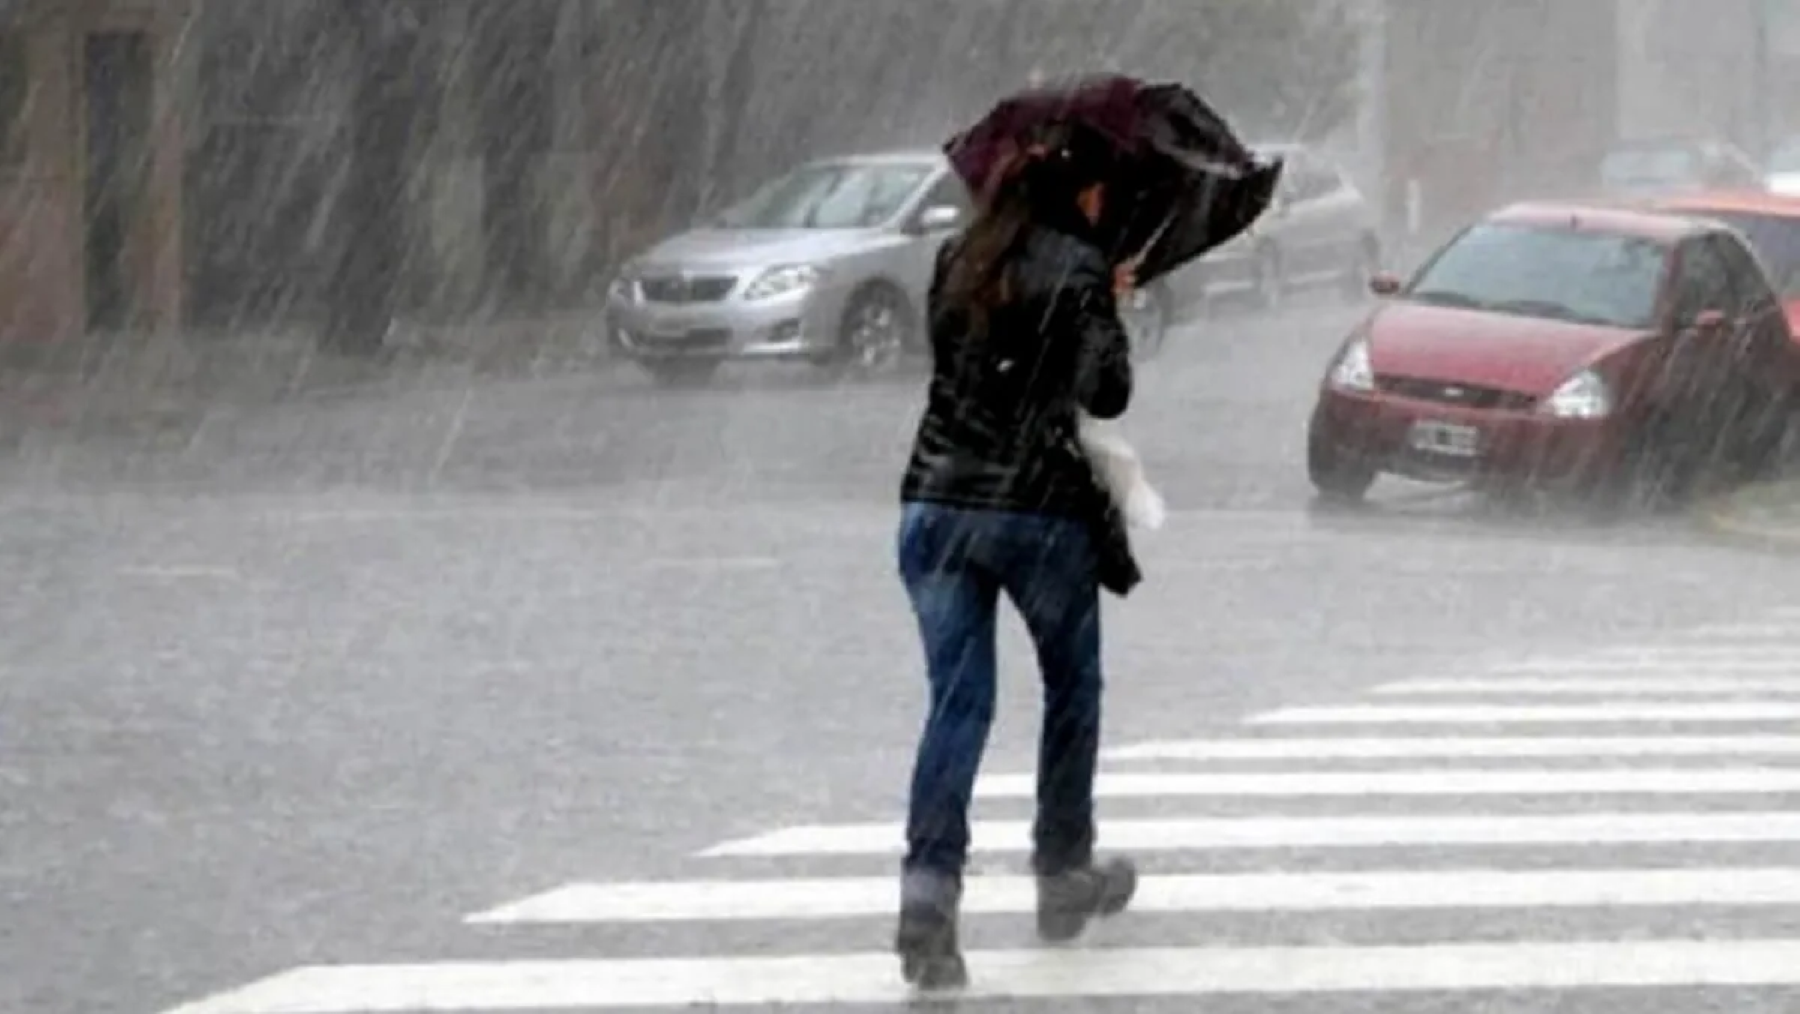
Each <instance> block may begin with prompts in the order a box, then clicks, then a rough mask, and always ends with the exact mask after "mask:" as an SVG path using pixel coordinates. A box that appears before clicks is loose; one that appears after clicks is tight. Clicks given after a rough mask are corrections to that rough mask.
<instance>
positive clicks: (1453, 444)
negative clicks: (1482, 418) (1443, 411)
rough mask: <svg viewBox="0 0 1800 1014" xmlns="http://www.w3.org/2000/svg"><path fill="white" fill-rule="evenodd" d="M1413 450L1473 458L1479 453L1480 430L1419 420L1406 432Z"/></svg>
mask: <svg viewBox="0 0 1800 1014" xmlns="http://www.w3.org/2000/svg"><path fill="white" fill-rule="evenodd" d="M1407 443H1409V444H1410V445H1411V446H1412V448H1413V450H1415V451H1424V452H1425V453H1427V454H1442V455H1446V456H1448V457H1452V458H1473V457H1475V456H1477V455H1479V454H1480V453H1481V431H1480V430H1478V429H1476V428H1475V427H1473V426H1461V425H1458V424H1456V423H1447V422H1438V421H1436V420H1421V421H1419V422H1416V423H1413V425H1412V430H1411V431H1410V432H1409V433H1408V434H1407Z"/></svg>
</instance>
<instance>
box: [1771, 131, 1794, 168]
mask: <svg viewBox="0 0 1800 1014" xmlns="http://www.w3.org/2000/svg"><path fill="white" fill-rule="evenodd" d="M1769 171H1770V172H1777V173H1796V172H1800V138H1789V139H1788V140H1786V141H1783V142H1781V144H1780V145H1778V146H1777V147H1776V148H1775V150H1774V152H1772V153H1770V155H1769Z"/></svg>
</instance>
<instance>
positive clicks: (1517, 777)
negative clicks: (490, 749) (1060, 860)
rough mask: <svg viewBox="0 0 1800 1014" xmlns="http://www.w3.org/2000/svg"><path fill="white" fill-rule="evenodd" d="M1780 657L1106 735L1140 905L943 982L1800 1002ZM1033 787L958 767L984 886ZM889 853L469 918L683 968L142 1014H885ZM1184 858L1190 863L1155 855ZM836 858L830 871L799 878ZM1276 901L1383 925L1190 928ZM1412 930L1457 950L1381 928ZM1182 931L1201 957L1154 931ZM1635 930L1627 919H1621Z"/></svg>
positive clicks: (990, 894)
mask: <svg viewBox="0 0 1800 1014" xmlns="http://www.w3.org/2000/svg"><path fill="white" fill-rule="evenodd" d="M1790 644H1792V645H1800V610H1783V611H1781V612H1779V613H1776V614H1772V615H1770V616H1769V617H1766V618H1762V619H1759V620H1757V621H1754V622H1752V621H1744V622H1736V623H1729V624H1719V625H1714V626H1711V627H1704V628H1697V629H1695V630H1693V631H1690V632H1688V633H1687V634H1685V635H1682V636H1680V637H1679V638H1675V639H1671V640H1670V641H1669V642H1668V643H1665V644H1663V645H1660V646H1650V647H1621V648H1609V649H1603V650H1600V651H1593V652H1585V653H1582V654H1580V655H1570V656H1567V657H1563V658H1560V659H1558V658H1551V657H1542V656H1534V657H1531V658H1527V659H1523V660H1509V661H1501V662H1498V663H1495V664H1493V665H1483V666H1480V667H1479V668H1478V669H1475V670H1474V671H1468V672H1466V673H1448V674H1430V675H1420V676H1418V677H1416V678H1409V679H1399V680H1394V681H1391V682H1387V683H1382V684H1379V685H1377V686H1375V687H1372V688H1370V690H1369V692H1368V694H1367V696H1366V698H1364V699H1362V700H1354V699H1353V700H1338V701H1316V702H1306V703H1304V704H1297V705H1295V706H1292V707H1284V708H1279V709H1276V710H1272V711H1269V712H1266V713H1263V714H1258V715H1252V716H1249V717H1248V718H1246V719H1245V720H1244V722H1243V725H1244V727H1245V732H1244V733H1243V734H1242V735H1239V736H1237V737H1216V738H1206V739H1194V740H1163V741H1153V742H1140V743H1127V744H1124V745H1121V746H1118V747H1114V748H1110V749H1108V750H1107V751H1106V752H1105V755H1104V763H1103V770H1102V772H1101V774H1100V778H1099V782H1098V785H1097V787H1096V788H1097V793H1098V795H1099V797H1100V799H1101V801H1102V804H1103V808H1104V806H1105V805H1108V804H1110V803H1113V802H1117V804H1118V805H1120V806H1121V807H1129V808H1130V809H1129V812H1122V813H1120V814H1119V815H1110V814H1106V813H1103V814H1102V818H1101V835H1102V847H1103V848H1104V849H1106V850H1113V849H1116V850H1118V851H1119V852H1122V853H1126V854H1134V855H1137V856H1139V857H1140V859H1141V861H1142V863H1143V865H1144V866H1145V875H1144V877H1143V880H1142V881H1141V883H1140V885H1139V891H1138V895H1137V898H1136V900H1135V902H1134V904H1133V907H1132V913H1130V914H1127V915H1126V916H1124V917H1121V919H1119V920H1117V922H1116V925H1118V926H1120V927H1125V929H1123V930H1121V932H1124V933H1126V935H1127V936H1128V937H1129V939H1124V940H1118V941H1116V942H1110V943H1109V944H1108V945H1107V946H1094V947H1079V948H1074V949H1069V948H1055V949H1052V948H1031V947H1019V946H1012V945H1006V946H995V945H992V944H987V943H983V944H981V945H973V944H972V945H971V947H972V949H971V951H970V953H969V964H970V972H971V977H972V982H971V985H970V986H969V988H968V989H967V990H966V991H964V995H965V996H967V997H969V998H972V999H985V1000H1013V1001H1018V1002H1020V1003H1023V1004H1027V1005H1028V1007H1029V1009H1033V1010H1035V1009H1037V1007H1036V1004H1038V1003H1040V1002H1050V1001H1056V1000H1076V1001H1080V1000H1102V999H1108V998H1112V999H1132V1000H1138V1001H1142V1002H1146V1003H1150V1002H1163V1003H1169V1004H1171V1006H1168V1007H1159V1008H1158V1009H1159V1010H1164V1009H1166V1010H1169V1011H1174V1010H1188V1009H1192V1008H1193V1004H1192V1003H1191V1002H1189V1003H1186V1004H1183V1003H1180V999H1181V998H1183V997H1186V998H1190V999H1191V998H1196V997H1204V996H1217V995H1224V994H1235V995H1238V996H1251V997H1254V996H1268V997H1312V998H1313V999H1311V1000H1308V1001H1306V1002H1307V1003H1308V1004H1309V1006H1308V1009H1313V1007H1312V1006H1310V1005H1311V1004H1314V1003H1319V1002H1323V1000H1322V998H1323V997H1324V996H1325V995H1328V994H1358V995H1360V996H1362V997H1364V1000H1363V1003H1364V1006H1362V1007H1360V1008H1358V1009H1380V1008H1381V1006H1382V1005H1381V1002H1380V1000H1379V999H1377V1000H1375V1001H1374V1002H1373V1004H1372V1005H1369V1002H1368V1001H1367V997H1368V995H1370V994H1375V995H1378V996H1383V995H1384V996H1388V997H1391V998H1394V1001H1395V1002H1396V1003H1398V1002H1399V999H1400V998H1402V997H1405V996H1409V995H1414V996H1416V995H1420V994H1424V993H1427V992H1432V993H1448V994H1452V995H1458V994H1465V995H1466V994H1471V993H1473V992H1475V991H1493V990H1501V991H1505V990H1548V991H1561V990H1593V989H1605V988H1619V989H1628V988H1637V989H1645V988H1671V989H1692V988H1711V989H1726V990H1730V989H1762V988H1770V989H1795V988H1800V935H1796V936H1793V937H1789V936H1786V935H1784V933H1785V932H1786V931H1788V930H1791V927H1792V924H1793V921H1794V920H1793V917H1794V916H1796V915H1800V806H1795V805H1794V800H1795V799H1796V798H1800V734H1795V735H1789V734H1787V731H1788V727H1789V726H1790V725H1791V724H1792V723H1793V721H1794V720H1795V719H1797V718H1800V648H1790V647H1789V645H1790ZM1340 733H1341V734H1340ZM1035 790H1036V779H1035V775H1034V774H1032V773H1029V772H1018V773H1012V772H1000V773H994V774H988V775H984V776H983V777H982V778H981V779H980V780H979V781H978V783H977V786H976V797H977V804H976V813H975V814H974V821H973V827H972V834H973V852H974V854H975V858H976V860H977V861H976V863H975V866H976V867H977V868H978V870H981V871H985V870H987V869H988V868H990V867H994V866H996V861H997V860H1000V861H999V862H998V864H997V865H998V866H999V867H1001V868H1003V869H1007V870H1016V869H1017V868H1018V867H1019V866H1020V865H1021V863H1020V860H1021V859H1022V858H1023V856H1024V854H1025V853H1026V852H1027V851H1028V850H1029V848H1030V825H1029V821H1028V820H1027V819H1026V818H1027V817H1028V813H1029V808H1030V803H1031V799H1032V797H1033V795H1034V793H1035ZM1152 803H1154V804H1155V805H1154V806H1153V807H1150V808H1148V809H1147V808H1146V807H1149V806H1150V804H1152ZM902 844H903V836H902V828H901V826H900V824H899V823H898V822H897V821H895V820H889V821H884V822H874V823H855V824H800V825H795V826H789V827H779V828H774V829H772V830H769V831H767V832H765V833H760V834H753V835H750V836H747V837H742V838H736V839H732V840H727V841H722V842H719V843H717V844H715V845H712V846H711V847H708V848H706V849H703V850H702V851H700V852H699V853H698V854H697V855H696V856H694V857H693V859H692V863H693V864H694V865H695V866H696V867H697V869H696V876H695V879H689V880H681V879H672V880H665V881H635V882H623V883H609V882H576V883H568V884H564V885H562V886H558V887H551V888H550V889H548V890H545V891H542V892H541V893H537V894H533V895H530V896H527V897H523V898H517V899H514V900H511V901H505V902H497V903H495V904H493V905H492V906H491V907H488V908H485V909H482V910H480V911H475V912H471V913H469V914H468V915H466V916H465V917H464V919H463V927H464V929H465V930H466V931H467V932H470V933H474V932H476V931H480V932H481V933H483V934H486V935H487V936H485V937H484V938H483V939H486V940H490V941H492V940H499V939H505V938H504V937H499V938H496V937H494V936H493V935H494V934H504V933H514V934H525V933H530V932H532V931H533V930H534V929H537V930H539V931H542V930H544V929H546V928H553V927H563V928H581V927H595V928H600V927H631V926H637V927H644V926H651V925H654V926H655V927H656V928H657V932H658V936H657V937H656V939H657V940H658V941H664V940H683V939H688V940H697V941H699V943H698V945H697V946H695V947H692V948H688V947H680V948H674V953H662V949H661V948H660V947H659V948H658V953H657V954H656V955H654V956H645V955H643V954H639V953H635V952H634V953H629V954H623V953H621V954H615V955H611V956H609V955H607V954H595V953H575V954H567V955H563V956H560V957H558V958H555V959H542V958H530V959H527V958H524V957H516V956H507V955H505V954H504V953H500V954H496V955H495V956H493V957H485V958H484V959H483V960H462V959H459V960H444V961H424V962H420V961H418V960H417V958H418V956H417V955H407V956H406V958H407V959H408V960H407V961H405V962H403V963H401V962H397V963H392V964H345V965H312V966H303V967H298V968H294V969H290V970H288V971H285V972H280V973H277V974H275V975H272V976H270V977H268V978H266V979H262V980H260V981H255V982H250V983H248V984H244V985H241V986H236V987H228V988H223V989H221V990H220V991H219V992H218V993H216V994H214V995H212V996H208V997H203V998H200V999H197V1000H195V1001H194V1002H192V1003H189V1004H186V1005H184V1006H180V1007H177V1008H173V1009H171V1010H169V1011H165V1012H164V1014H366V1012H387V1014H412V1012H416V1011H443V1012H452V1011H466V1012H471V1014H473V1012H482V1014H496V1012H503V1011H519V1012H524V1011H549V1010H593V1011H609V1010H623V1009H647V1008H648V1009H656V1008H681V1007H695V1006H707V1005H712V1006H717V1007H725V1008H737V1009H748V1010H755V1011H761V1010H770V1011H772V1010H776V1009H788V1008H790V1007H801V1008H833V1007H837V1006H843V1005H877V1006H879V1005H888V1004H891V1005H895V1008H896V1009H898V1008H899V1006H900V1005H902V1004H904V1003H905V1002H906V1001H907V1000H908V998H909V992H908V990H907V989H906V987H905V986H904V985H903V984H902V983H901V982H900V981H899V974H898V965H897V962H896V961H895V959H894V958H893V956H892V955H891V954H889V953H887V951H886V949H885V945H886V943H887V940H888V935H889V934H890V933H891V929H892V919H893V917H894V913H895V907H896V905H897V902H898V884H897V882H896V878H895V876H894V869H895V863H894V860H895V858H896V857H897V855H898V854H899V852H900V850H901V848H902ZM1183 860H1186V861H1188V862H1190V863H1193V862H1198V863H1199V864H1201V866H1202V867H1203V868H1204V871H1203V872H1193V871H1192V870H1190V869H1187V868H1172V867H1180V864H1181V862H1182V861H1183ZM827 864H828V865H829V875H821V873H824V872H825V871H824V870H823V869H820V868H815V869H812V870H811V871H810V872H809V871H807V870H806V867H807V866H809V865H812V866H815V867H824V866H825V865H827ZM1215 867H1216V868H1215ZM771 869H776V870H779V871H780V872H781V873H795V874H797V875H795V876H784V875H774V876H771V872H770V871H771ZM1034 905H1035V893H1034V884H1033V882H1032V880H1031V879H1030V877H1029V876H1025V875H1023V874H1022V873H1021V872H993V873H989V872H976V873H972V874H971V877H970V881H969V884H968V889H967V894H966V896H965V899H964V905H963V909H964V916H965V919H967V920H980V919H986V920H1000V921H1006V920H1011V921H1014V922H1017V923H1020V924H1022V925H1028V924H1029V916H1030V914H1031V912H1032V911H1033V908H1034ZM1702 911H1709V912H1714V913H1717V912H1727V913H1731V918H1732V919H1733V921H1734V924H1735V925H1736V926H1737V927H1738V929H1739V932H1738V933H1737V935H1735V936H1724V937H1722V936H1720V935H1719V934H1718V933H1716V932H1707V931H1705V930H1704V929H1696V930H1695V931H1694V932H1693V933H1688V934H1684V933H1682V932H1680V931H1679V930H1678V929H1677V930H1670V929H1669V928H1668V927H1670V926H1677V927H1679V926H1680V925H1681V921H1682V920H1683V919H1684V918H1687V917H1689V916H1693V917H1695V918H1698V916H1697V915H1695V914H1696V913H1699V912H1702ZM1538 912H1554V913H1558V914H1559V916H1558V918H1559V920H1560V921H1559V922H1558V923H1557V925H1558V926H1559V927H1562V932H1558V933H1556V934H1554V935H1553V936H1552V937H1549V938H1543V939H1539V938H1535V937H1534V936H1533V934H1532V932H1531V931H1530V930H1521V929H1518V928H1517V927H1518V926H1519V925H1520V922H1519V917H1520V916H1521V915H1526V914H1530V913H1538ZM1133 914H1138V915H1143V916H1145V917H1146V918H1145V920H1143V921H1141V922H1139V923H1134V922H1133V919H1132V915H1133ZM1283 915H1285V916H1286V917H1288V918H1290V919H1299V920H1302V921H1304V920H1308V919H1330V918H1333V917H1348V916H1355V917H1357V918H1359V919H1360V920H1361V921H1362V922H1361V923H1360V924H1359V925H1361V926H1363V932H1364V933H1370V932H1376V933H1379V932H1380V928H1381V927H1383V926H1390V927H1392V930H1393V933H1394V936H1390V937H1386V938H1379V939H1375V940H1363V939H1356V940H1339V939H1332V940H1330V941H1329V942H1328V943H1321V942H1320V941H1318V940H1309V941H1307V942H1286V941H1283V942H1274V943H1263V944H1258V943H1256V941H1254V940H1249V939H1246V938H1244V937H1243V936H1242V934H1241V933H1232V934H1214V935H1209V934H1208V933H1206V932H1205V927H1206V926H1207V925H1208V921H1209V920H1212V921H1216V920H1220V919H1225V918H1230V917H1233V916H1238V917H1245V916H1248V917H1254V918H1256V919H1257V920H1258V922H1257V923H1255V924H1254V925H1256V926H1263V925H1264V924H1265V923H1267V922H1269V921H1271V920H1273V919H1274V918H1275V917H1277V916H1283ZM1426 916H1434V917H1449V918H1453V919H1454V920H1456V921H1455V922H1454V923H1452V924H1445V925H1453V926H1454V927H1456V929H1455V930H1454V931H1453V932H1454V933H1456V934H1461V933H1462V932H1464V931H1467V932H1469V933H1470V934H1471V937H1470V938H1469V939H1461V938H1460V937H1459V938H1452V939H1432V940H1430V941H1428V942H1417V941H1406V942H1393V941H1394V940H1396V939H1397V938H1398V936H1399V935H1400V929H1401V928H1402V927H1403V926H1405V925H1406V924H1407V921H1408V920H1410V919H1419V918H1424V917H1426ZM1181 917H1191V920H1192V922H1193V923H1194V927H1193V929H1194V930H1195V931H1196V932H1198V934H1199V937H1200V939H1197V940H1196V939H1190V938H1189V937H1187V936H1184V937H1183V939H1184V940H1186V941H1188V942H1186V943H1185V944H1182V945H1177V944H1176V943H1173V942H1170V941H1169V940H1167V939H1165V938H1162V937H1161V936H1160V934H1162V933H1166V932H1171V930H1170V927H1172V926H1175V925H1177V924H1178V922H1179V921H1181ZM1171 918H1173V919H1176V920H1177V921H1178V922H1177V923H1171V922H1170V921H1169V920H1170V919H1171ZM1508 919H1511V920H1513V921H1511V922H1508V921H1506V920H1508ZM1638 919H1641V920H1648V921H1647V922H1645V923H1643V924H1642V925H1644V926H1646V927H1648V930H1638V929H1633V928H1632V926H1633V925H1636V924H1634V923H1632V920H1638ZM1658 919H1661V920H1662V921H1660V922H1659V921H1657V920H1658ZM1671 919H1672V920H1673V921H1670V920H1671ZM1758 919H1762V920H1765V921H1764V922H1761V923H1759V922H1757V921H1756V920H1758ZM1571 920H1572V921H1571ZM1584 920H1585V921H1584ZM1784 921H1785V926H1784V925H1783V922H1784ZM810 925H817V926H818V927H820V928H821V933H822V935H818V936H814V937H808V938H807V939H810V940H829V941H835V942H836V943H837V944H838V946H837V947H836V948H834V949H822V950H819V951H817V952H813V953H791V952H790V951H789V950H787V949H785V948H776V949H771V948H769V947H765V946H758V947H755V948H754V949H752V950H748V951H746V950H744V948H743V940H744V939H745V938H744V934H745V933H746V932H749V933H757V932H759V927H764V926H767V927H769V929H768V932H769V933H770V934H771V938H772V935H773V934H775V933H777V932H781V931H779V930H777V929H775V928H774V927H776V926H787V927H794V926H810ZM1590 925H1591V926H1593V927H1595V929H1594V930H1593V931H1592V932H1589V933H1587V934H1586V935H1582V934H1581V933H1580V932H1577V930H1579V928H1580V927H1581V926H1590ZM724 926H732V927H737V928H738V932H737V933H736V934H735V935H732V936H730V937H729V939H730V940H732V941H734V942H733V943H731V944H722V943H720V937H719V936H717V935H716V933H715V931H716V930H717V929H719V928H720V927H724ZM1369 927H1374V929H1369ZM1712 928H1713V929H1715V930H1716V926H1715V927H1712ZM678 931H685V932H686V933H687V934H688V935H687V936H685V937H684V936H681V935H679V932H678ZM1109 932H1110V930H1109ZM1494 932H1504V934H1505V936H1504V938H1503V939H1499V940H1496V939H1492V938H1491V937H1492V935H1493V933H1494ZM665 933H676V934H677V935H675V936H672V937H665V936H662V935H661V934H665ZM1133 934H1135V935H1133ZM783 939H785V938H783ZM1018 939H1024V938H1023V937H1019V938H1018ZM1227 939H1228V940H1229V941H1230V943H1229V944H1226V943H1224V942H1222V941H1224V940H1227ZM495 946H496V947H499V946H500V945H499V944H495ZM713 952H717V953H713ZM484 954H485V952H484ZM1474 1003H1475V1001H1474V1000H1469V1001H1468V1003H1467V1004H1464V1003H1454V1002H1453V1003H1451V1004H1450V1005H1449V1006H1446V1007H1444V1008H1442V1009H1445V1010H1451V1009H1454V1010H1464V1009H1471V1005H1473V1004H1474ZM1544 1006H1545V1008H1548V1007H1551V1006H1558V1005H1557V1004H1556V1002H1555V1001H1554V1000H1550V999H1547V1000H1545V1003H1544ZM1007 1009H1008V1010H1013V1009H1016V1008H1013V1007H1008V1008H1007ZM1044 1009H1045V1010H1050V1009H1051V1008H1048V1007H1046V1008H1044ZM1318 1009H1320V1010H1324V1009H1326V1008H1324V1007H1320V1008H1318ZM1795 1009H1800V1004H1797V1005H1796V1008H1795Z"/></svg>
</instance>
